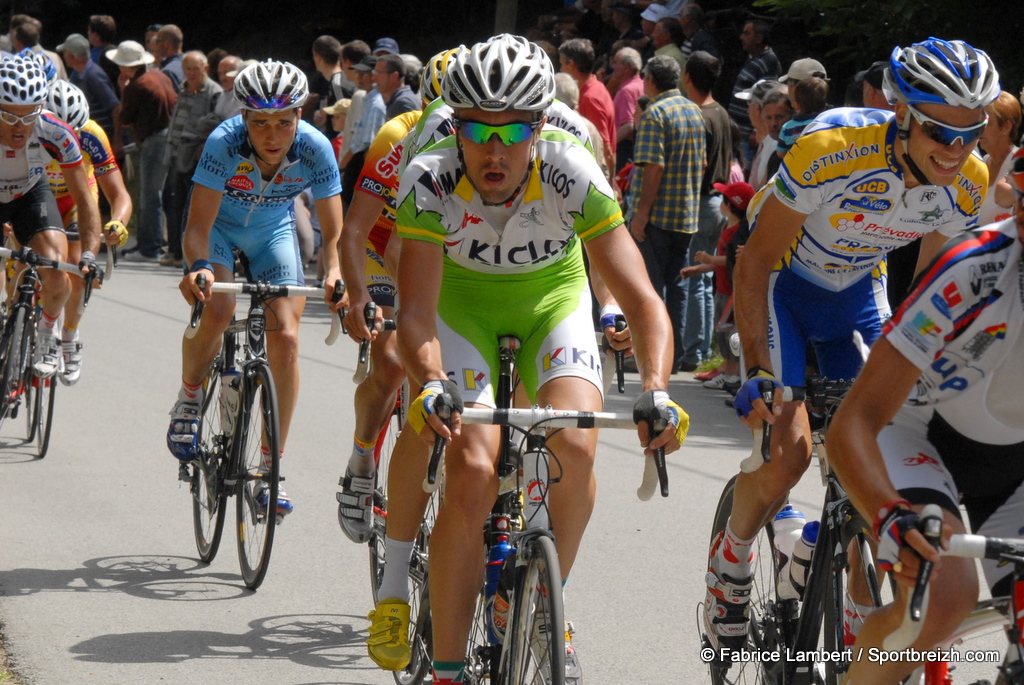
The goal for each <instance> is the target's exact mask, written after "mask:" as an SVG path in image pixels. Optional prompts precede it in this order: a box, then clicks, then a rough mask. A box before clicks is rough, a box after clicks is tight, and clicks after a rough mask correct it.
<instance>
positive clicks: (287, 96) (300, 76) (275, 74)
mask: <svg viewBox="0 0 1024 685" xmlns="http://www.w3.org/2000/svg"><path fill="white" fill-rule="evenodd" d="M233 91H234V95H235V102H236V103H237V104H238V106H239V107H241V108H242V109H246V110H249V111H250V112H259V111H266V110H287V109H295V108H296V107H301V106H302V103H303V102H305V101H306V97H307V96H308V95H309V83H308V82H307V80H306V75H305V74H304V73H302V70H300V69H299V68H298V67H296V66H295V65H293V64H289V63H288V62H275V61H273V60H266V61H265V62H257V63H256V64H250V65H249V66H247V67H246V68H245V69H243V70H242V71H241V72H239V73H238V75H237V76H236V77H235V86H234V89H233Z"/></svg>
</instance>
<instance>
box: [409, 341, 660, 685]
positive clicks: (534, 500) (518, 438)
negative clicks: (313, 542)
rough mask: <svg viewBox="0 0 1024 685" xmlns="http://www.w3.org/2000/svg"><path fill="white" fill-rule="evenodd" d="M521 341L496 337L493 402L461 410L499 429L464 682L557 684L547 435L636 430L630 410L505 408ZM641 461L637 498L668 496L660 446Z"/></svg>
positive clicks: (559, 642)
mask: <svg viewBox="0 0 1024 685" xmlns="http://www.w3.org/2000/svg"><path fill="white" fill-rule="evenodd" d="M518 347H519V341H518V340H516V339H515V338H513V337H511V336H503V337H502V338H500V340H499V359H500V372H499V375H498V379H497V390H496V393H495V396H496V399H497V402H498V404H499V407H498V408H496V409H476V408H466V409H465V410H464V411H463V412H462V422H463V423H466V424H470V423H480V424H491V425H497V426H500V427H501V433H502V434H501V441H500V445H501V448H500V453H499V455H498V466H497V474H498V479H499V487H498V497H497V500H496V501H495V504H494V507H493V508H492V510H491V513H490V515H489V516H488V518H487V521H486V522H485V524H484V526H483V531H482V532H483V537H482V542H483V545H484V563H485V568H486V569H487V570H486V572H485V583H484V584H483V586H482V587H481V591H480V595H479V599H478V601H477V604H476V612H475V618H474V621H473V627H472V629H471V632H470V636H469V641H468V644H467V649H466V669H465V678H466V683H467V684H469V683H474V684H478V683H484V682H487V683H502V684H508V685H512V684H516V685H518V684H523V683H538V684H539V683H545V684H548V685H560V684H561V683H563V682H564V678H565V630H564V625H565V616H564V608H563V606H562V574H561V570H560V566H559V563H558V556H557V554H556V552H555V541H554V535H553V533H552V532H551V530H550V527H549V523H550V522H549V516H548V510H547V492H548V487H549V485H550V484H552V483H556V482H558V480H559V479H560V475H561V474H560V471H561V467H560V464H559V462H558V457H557V455H556V454H554V453H553V452H552V451H551V448H550V447H549V446H548V444H547V440H548V438H549V437H550V435H551V431H557V430H560V429H564V428H625V429H634V428H635V427H636V423H635V422H634V419H633V415H632V414H625V413H619V414H614V413H603V412H578V411H562V410H556V409H552V408H550V407H547V408H541V407H536V406H535V407H533V408H531V409H517V408H511V406H510V405H511V403H512V398H513V397H514V394H515V380H514V379H515V372H514V362H515V351H516V349H518ZM665 425H666V422H664V421H662V420H660V419H659V420H656V421H655V426H654V431H655V433H658V432H660V431H661V430H664V428H665ZM445 442H446V441H445V440H444V439H441V438H438V439H436V440H435V449H434V451H433V454H432V455H431V459H430V463H429V465H428V467H427V477H426V479H425V481H424V488H425V489H428V490H430V489H431V488H433V487H435V486H436V484H437V481H438V472H439V468H440V462H441V456H442V451H443V449H444V446H445ZM647 462H648V463H647V465H646V467H645V471H644V482H643V484H642V485H641V487H640V489H639V490H638V493H637V494H638V496H640V497H641V499H649V498H650V496H651V494H653V492H654V490H655V488H656V487H657V485H658V483H659V478H660V483H661V487H662V493H663V495H667V492H668V480H667V474H666V472H665V467H664V452H663V450H658V454H657V455H656V456H655V457H654V458H653V459H652V458H648V460H647ZM419 601H420V614H419V616H420V618H421V621H422V620H428V619H426V618H425V617H427V616H429V614H428V612H427V611H426V610H425V609H424V607H429V593H428V592H427V585H426V584H425V583H424V585H423V591H422V594H421V597H420V600H419ZM496 606H497V607H498V608H497V609H496V608H495V607H496ZM503 606H504V608H503ZM418 628H419V626H416V629H418Z"/></svg>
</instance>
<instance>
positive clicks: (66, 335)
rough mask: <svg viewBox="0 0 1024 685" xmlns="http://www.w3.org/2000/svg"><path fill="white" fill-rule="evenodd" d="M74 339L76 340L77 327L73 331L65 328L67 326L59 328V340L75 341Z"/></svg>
mask: <svg viewBox="0 0 1024 685" xmlns="http://www.w3.org/2000/svg"><path fill="white" fill-rule="evenodd" d="M76 340H78V329H77V328H76V329H75V330H73V331H69V330H68V329H67V326H65V327H63V328H61V330H60V341H61V342H75V341H76Z"/></svg>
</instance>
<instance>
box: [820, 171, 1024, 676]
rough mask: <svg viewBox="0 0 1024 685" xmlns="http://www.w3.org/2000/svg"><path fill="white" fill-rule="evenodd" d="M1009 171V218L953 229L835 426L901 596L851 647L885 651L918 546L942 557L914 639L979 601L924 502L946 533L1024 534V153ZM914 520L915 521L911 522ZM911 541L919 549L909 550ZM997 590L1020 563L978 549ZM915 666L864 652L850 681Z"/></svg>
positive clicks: (852, 485)
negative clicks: (924, 532)
mask: <svg viewBox="0 0 1024 685" xmlns="http://www.w3.org/2000/svg"><path fill="white" fill-rule="evenodd" d="M1014 164H1015V172H1014V173H1013V174H1012V175H1011V178H1013V182H1014V185H1015V186H1016V189H1017V193H1018V195H1017V201H1016V203H1015V204H1014V209H1013V211H1014V216H1013V218H1011V219H1006V220H1005V221H1001V222H999V223H996V224H990V225H988V226H985V227H983V228H980V229H978V230H975V231H970V232H968V233H966V234H964V235H962V236H960V237H959V238H957V239H955V240H952V241H950V242H949V243H948V244H947V245H946V246H945V247H944V248H943V250H942V252H941V253H940V254H939V256H938V258H937V259H936V260H935V261H933V262H932V263H931V265H930V266H929V267H928V268H927V269H926V270H925V271H924V272H923V273H922V274H921V275H920V277H919V279H918V282H917V285H916V288H915V289H914V291H913V292H912V293H911V294H910V295H909V297H908V298H907V299H906V301H905V302H904V303H903V305H902V306H901V307H900V309H899V311H898V312H897V313H896V315H895V316H893V318H892V319H891V320H890V321H889V322H888V323H887V324H886V326H885V331H884V336H883V337H882V338H881V339H880V340H879V341H878V342H877V343H876V344H875V346H874V348H873V349H872V351H871V356H870V357H868V360H867V362H866V363H865V365H864V369H863V371H862V372H861V375H860V377H859V378H858V379H857V382H856V383H854V385H853V388H852V389H851V390H850V392H849V394H848V395H847V396H846V398H845V399H844V400H843V404H842V405H841V406H840V408H839V411H838V412H837V413H836V416H835V418H834V419H833V421H832V425H831V427H830V428H829V433H828V443H829V460H830V462H831V463H832V465H833V466H834V467H835V470H836V473H837V474H838V475H839V477H840V478H841V479H842V482H843V487H844V488H845V489H846V492H847V494H849V495H850V499H851V500H852V501H853V503H854V505H856V507H857V509H858V511H860V512H861V514H862V515H863V516H864V519H865V520H866V521H874V525H873V533H874V534H875V537H876V539H878V540H879V544H878V555H877V556H878V560H879V564H880V565H881V566H882V567H883V568H885V569H891V570H893V571H894V572H896V575H897V579H898V581H899V582H900V590H899V594H898V596H897V599H896V601H895V603H894V604H892V605H889V606H887V607H884V608H883V609H880V610H878V611H876V612H874V613H872V614H871V615H870V617H868V619H867V620H866V621H865V622H864V625H863V626H862V627H861V629H860V632H859V634H858V636H857V642H856V646H857V648H858V650H859V649H861V648H865V651H864V653H865V654H867V653H868V651H867V650H870V649H871V648H872V647H874V648H877V649H881V648H882V640H883V639H884V637H885V636H886V635H887V634H889V633H890V632H892V630H893V629H894V628H895V627H896V626H898V625H899V623H900V621H901V619H902V618H903V615H904V611H905V607H906V601H907V597H908V596H909V592H908V589H910V588H913V585H914V581H915V579H916V574H917V569H918V562H917V559H918V557H917V554H920V555H922V556H925V557H926V558H928V559H929V560H931V561H933V562H936V564H937V566H936V571H937V572H936V573H934V574H933V575H932V580H931V598H930V601H929V606H928V613H927V616H926V618H925V621H924V624H923V628H922V632H921V635H920V637H919V638H918V639H917V640H916V641H915V642H914V644H913V645H912V646H913V647H915V648H916V649H918V650H929V649H932V647H933V646H934V645H937V644H939V643H941V642H943V641H944V640H945V639H946V638H947V637H948V636H949V635H950V634H951V633H952V632H953V630H954V629H955V628H956V627H957V626H958V625H959V624H960V622H961V621H962V620H963V619H964V618H966V617H967V615H968V614H969V613H970V612H971V610H972V609H974V606H975V604H976V603H977V601H978V577H977V573H976V571H975V563H974V561H973V560H971V559H961V558H956V557H944V558H942V559H941V561H940V560H939V558H938V555H937V554H936V552H935V551H934V550H933V549H932V548H931V547H930V546H929V545H928V543H927V542H925V540H924V538H923V537H922V536H921V534H920V533H919V532H916V529H915V526H916V523H917V518H918V516H917V514H918V512H920V511H921V509H922V507H923V506H924V505H926V504H938V505H939V506H940V507H941V508H942V510H943V518H944V519H945V524H946V525H945V528H946V533H963V532H965V529H966V523H965V522H964V521H963V520H962V519H961V516H960V511H959V507H958V505H959V504H961V503H962V504H963V505H964V507H965V509H966V510H967V515H968V517H969V520H970V524H971V529H972V532H977V533H979V534H981V535H990V536H996V537H1004V538H1018V537H1020V527H1021V522H1022V521H1024V404H1022V403H1021V401H1020V388H1021V383H1022V382H1024V262H1022V259H1024V253H1022V241H1024V202H1022V198H1024V193H1021V190H1022V189H1024V154H1022V153H1021V152H1018V153H1017V158H1016V159H1015V160H1014ZM910 531H915V532H913V533H911V532H910ZM915 551H916V553H917V554H915V553H914V552H915ZM982 570H983V571H984V574H985V580H986V581H987V584H988V587H989V591H990V592H991V594H992V596H993V597H1005V596H1007V595H1009V594H1010V581H1011V579H1012V570H1013V567H1012V565H1010V564H1002V565H1001V564H999V563H998V562H994V561H982ZM918 665H919V664H915V663H913V662H902V663H889V664H885V665H882V664H877V663H873V662H871V661H870V660H868V659H862V660H860V661H858V662H855V663H853V664H852V666H851V668H850V679H851V682H855V683H860V682H865V683H881V684H885V683H897V682H900V681H901V679H902V678H904V677H905V676H906V675H907V674H909V673H910V672H911V670H913V669H914V667H916V666H918Z"/></svg>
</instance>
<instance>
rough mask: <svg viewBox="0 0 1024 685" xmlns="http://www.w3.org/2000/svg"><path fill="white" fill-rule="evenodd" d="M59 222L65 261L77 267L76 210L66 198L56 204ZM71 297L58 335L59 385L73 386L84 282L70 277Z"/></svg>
mask: <svg viewBox="0 0 1024 685" xmlns="http://www.w3.org/2000/svg"><path fill="white" fill-rule="evenodd" d="M57 206H58V207H59V208H60V212H61V218H62V219H63V221H64V232H65V233H66V234H67V239H68V261H69V262H71V263H72V264H77V263H78V260H79V259H81V257H82V243H81V241H79V239H78V209H77V207H75V203H74V201H73V200H72V199H71V197H70V196H65V197H62V198H59V199H58V200H57ZM70 281H71V296H70V297H69V298H68V301H67V302H66V303H65V304H64V325H63V328H62V329H61V332H60V339H61V347H62V348H63V353H64V372H63V374H62V375H61V379H60V380H61V382H62V383H64V384H65V385H73V384H74V383H76V382H78V377H79V374H81V371H82V343H81V341H80V340H79V337H80V336H79V333H78V326H79V324H80V322H81V320H82V315H81V314H80V313H79V311H78V310H79V303H80V302H81V301H82V295H83V293H84V292H85V281H84V280H82V279H81V278H75V277H72V278H71V279H70Z"/></svg>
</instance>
